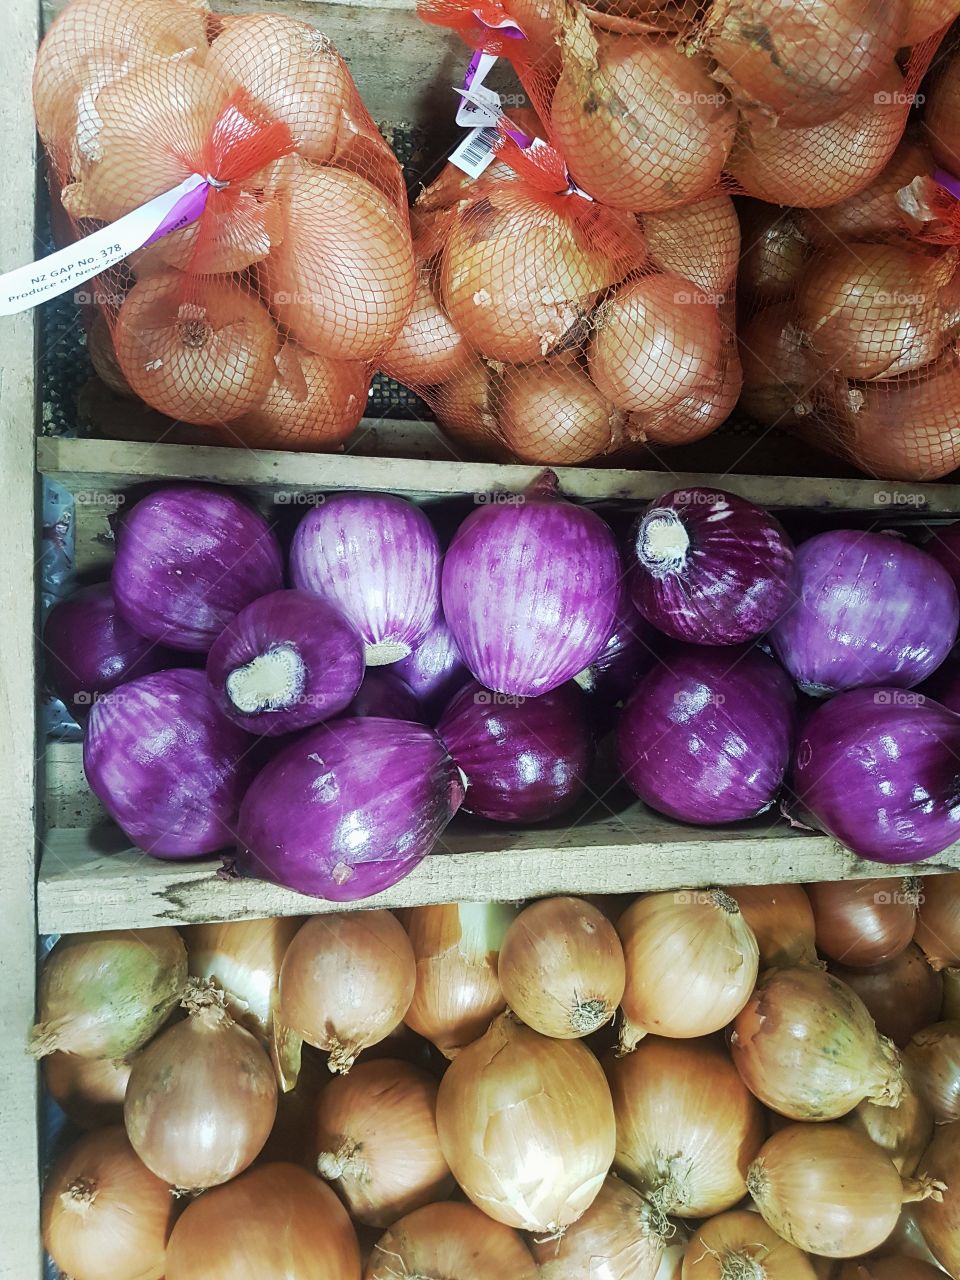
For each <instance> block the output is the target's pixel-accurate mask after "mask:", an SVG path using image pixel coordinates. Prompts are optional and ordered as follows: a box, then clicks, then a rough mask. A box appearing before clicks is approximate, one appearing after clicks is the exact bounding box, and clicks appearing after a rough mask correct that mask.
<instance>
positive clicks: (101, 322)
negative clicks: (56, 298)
mask: <svg viewBox="0 0 960 1280" xmlns="http://www.w3.org/2000/svg"><path fill="white" fill-rule="evenodd" d="M87 354H88V355H89V356H90V363H91V364H92V365H93V368H94V372H95V373H96V375H97V377H98V378H99V379H100V381H101V382H103V383H105V384H106V386H108V387H109V388H110V390H111V391H112V392H113V393H114V395H118V396H124V397H125V398H126V397H132V396H133V389H132V387H131V386H130V383H129V382H128V381H127V380H126V378H125V377H124V376H123V370H122V369H121V368H120V365H119V363H118V361H117V353H116V351H114V349H113V335H112V334H111V332H110V326H109V325H108V324H107V319H106V316H105V315H104V314H103V312H102V311H98V312H97V314H96V315H95V316H94V319H93V324H92V325H91V326H90V329H89V330H88V332H87Z"/></svg>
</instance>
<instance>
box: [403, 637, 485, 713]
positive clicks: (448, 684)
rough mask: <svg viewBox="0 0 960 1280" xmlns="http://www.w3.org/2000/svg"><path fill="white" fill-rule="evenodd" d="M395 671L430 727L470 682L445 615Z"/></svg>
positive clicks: (468, 673)
mask: <svg viewBox="0 0 960 1280" xmlns="http://www.w3.org/2000/svg"><path fill="white" fill-rule="evenodd" d="M394 670H395V671H396V672H397V674H398V675H400V676H402V677H403V679H404V680H405V681H406V682H407V684H408V685H409V686H410V688H411V689H412V690H413V692H414V694H415V695H416V697H417V699H418V701H419V702H420V705H421V707H422V708H423V710H424V713H425V714H426V716H427V719H428V721H429V723H431V724H433V723H435V722H436V721H437V720H438V719H439V718H440V715H441V713H442V712H443V709H444V707H445V706H446V705H447V703H448V702H449V701H450V699H451V698H452V697H453V695H454V694H455V693H456V692H457V690H458V689H460V688H462V687H463V685H465V684H466V682H467V681H468V680H469V679H470V672H469V671H468V670H467V668H466V667H465V666H464V663H463V658H461V656H460V650H459V649H458V648H457V642H456V640H454V638H453V634H452V632H451V630H450V628H449V627H448V626H447V624H446V622H444V620H443V614H442V613H438V614H437V616H436V618H435V619H434V621H433V626H432V627H431V628H430V630H429V631H428V632H427V634H426V635H425V636H424V637H423V639H422V640H421V641H420V643H419V644H418V645H417V647H416V648H415V649H414V650H413V652H412V653H410V654H409V655H408V656H407V657H406V658H403V659H401V661H400V662H398V663H397V664H396V665H395V667H394Z"/></svg>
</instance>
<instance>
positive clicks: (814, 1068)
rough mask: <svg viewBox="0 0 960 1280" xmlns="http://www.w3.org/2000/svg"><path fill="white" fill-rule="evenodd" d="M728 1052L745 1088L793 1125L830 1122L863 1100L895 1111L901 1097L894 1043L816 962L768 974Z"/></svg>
mask: <svg viewBox="0 0 960 1280" xmlns="http://www.w3.org/2000/svg"><path fill="white" fill-rule="evenodd" d="M730 1047H731V1052H732V1054H733V1060H734V1062H735V1063H736V1066H737V1070H738V1071H739V1072H740V1075H741V1076H742V1077H743V1079H744V1081H745V1082H746V1084H747V1085H748V1087H749V1088H750V1090H751V1091H752V1092H753V1093H754V1094H756V1096H757V1097H758V1098H759V1099H760V1101H761V1102H763V1103H764V1105H765V1106H768V1107H770V1109H771V1110H772V1111H777V1112H779V1113H780V1115H783V1116H788V1117H789V1118H790V1119H792V1120H835V1119H838V1118H839V1117H840V1116H843V1115H846V1114H847V1112H848V1111H852V1110H853V1108H854V1107H855V1106H857V1104H858V1103H860V1102H862V1101H863V1099H864V1098H869V1099H871V1100H872V1101H874V1102H877V1103H879V1104H880V1105H881V1106H888V1107H895V1106H896V1105H897V1104H898V1103H899V1101H900V1099H901V1097H902V1096H903V1072H902V1068H901V1064H900V1056H899V1054H898V1053H897V1050H896V1048H895V1047H894V1045H893V1044H891V1043H890V1041H889V1040H886V1039H884V1037H882V1036H880V1035H878V1034H877V1029H876V1027H875V1026H874V1024H873V1019H872V1018H871V1017H870V1014H869V1013H868V1012H867V1010H866V1006H865V1005H864V1003H863V1001H862V1000H861V999H860V997H859V996H858V995H856V994H855V993H854V992H853V991H851V990H850V988H849V987H848V986H846V985H845V984H844V983H842V982H840V981H839V980H838V979H837V978H835V977H833V975H832V974H829V973H826V972H825V971H824V970H823V969H820V968H817V967H816V966H814V965H796V966H795V967H794V968H790V969H769V970H767V972H766V973H764V974H763V975H762V976H761V978H760V981H759V982H758V983H757V988H756V990H755V991H754V993H753V994H752V995H751V997H750V999H749V1000H748V1001H747V1004H746V1006H745V1008H744V1009H743V1011H742V1013H740V1015H739V1016H738V1018H737V1020H736V1024H735V1027H734V1031H733V1034H732V1036H731V1039H730Z"/></svg>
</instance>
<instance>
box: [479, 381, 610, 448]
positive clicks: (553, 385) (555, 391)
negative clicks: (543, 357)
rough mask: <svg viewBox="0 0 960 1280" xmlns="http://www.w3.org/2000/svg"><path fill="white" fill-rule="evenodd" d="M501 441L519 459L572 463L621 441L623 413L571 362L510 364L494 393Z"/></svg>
mask: <svg viewBox="0 0 960 1280" xmlns="http://www.w3.org/2000/svg"><path fill="white" fill-rule="evenodd" d="M497 422H498V425H499V428H500V434H501V436H502V438H503V442H504V444H505V445H506V446H507V448H508V449H509V450H510V452H511V453H513V454H514V455H515V456H516V457H517V458H518V459H519V461H521V462H538V463H543V464H544V465H546V466H563V467H570V466H575V465H576V464H577V463H580V462H589V461H590V459H591V458H596V457H599V456H600V455H601V454H605V453H610V452H611V450H613V449H615V448H616V447H617V445H618V444H619V443H620V440H621V437H622V434H623V422H624V415H623V413H621V411H620V410H619V409H615V408H614V407H613V405H612V404H610V403H609V402H608V401H607V400H605V399H604V398H603V396H602V395H601V394H600V392H599V391H598V390H597V388H596V387H595V386H594V385H593V383H592V382H591V381H590V379H589V378H588V377H587V375H586V374H585V373H583V372H582V370H580V369H579V368H578V367H577V366H576V365H572V366H564V365H554V364H552V363H551V364H549V365H536V364H534V365H528V366H527V367H526V368H523V369H511V370H510V372H509V373H508V374H507V375H506V376H505V378H504V381H503V385H502V387H501V388H500V390H499V392H498V395H497Z"/></svg>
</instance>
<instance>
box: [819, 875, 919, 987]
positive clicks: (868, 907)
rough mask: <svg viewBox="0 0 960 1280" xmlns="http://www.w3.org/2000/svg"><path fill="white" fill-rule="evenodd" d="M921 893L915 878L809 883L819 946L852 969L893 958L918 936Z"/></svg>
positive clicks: (829, 955) (821, 949)
mask: <svg viewBox="0 0 960 1280" xmlns="http://www.w3.org/2000/svg"><path fill="white" fill-rule="evenodd" d="M920 893H921V886H920V881H919V880H916V879H906V880H841V881H838V882H837V883H836V884H810V885H808V886H807V895H808V897H809V900H810V905H811V906H812V908H813V915H814V919H815V920H816V926H817V950H818V951H819V952H820V953H821V954H822V955H823V956H824V957H825V958H826V959H828V960H833V961H835V962H836V963H838V964H843V965H847V966H848V967H849V968H851V969H860V968H863V969H867V968H872V967H873V966H875V965H880V964H884V963H885V962H886V961H888V960H893V959H894V958H895V957H896V956H898V955H899V954H900V953H901V952H902V951H905V950H906V948H907V947H908V946H909V945H910V943H911V941H912V940H913V931H914V928H915V926H916V919H917V902H918V899H919V896H920Z"/></svg>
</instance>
